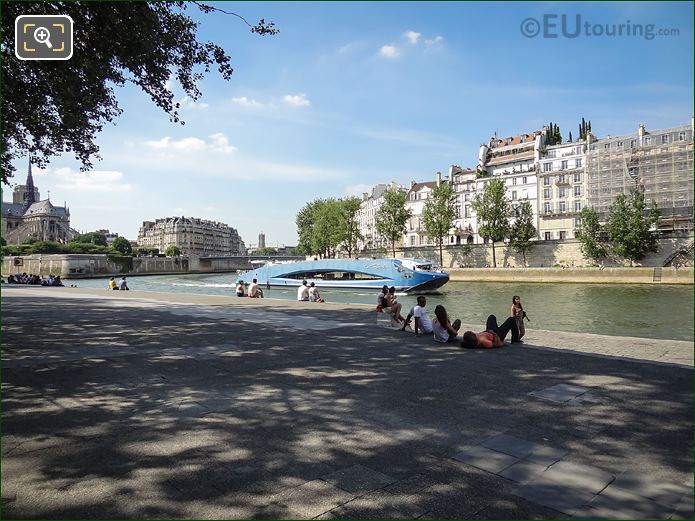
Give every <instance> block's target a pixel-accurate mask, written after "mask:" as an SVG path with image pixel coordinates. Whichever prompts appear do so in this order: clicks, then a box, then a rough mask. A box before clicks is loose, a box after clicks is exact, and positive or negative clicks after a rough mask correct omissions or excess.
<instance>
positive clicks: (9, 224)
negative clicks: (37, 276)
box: [1, 163, 77, 244]
mask: <svg viewBox="0 0 695 521" xmlns="http://www.w3.org/2000/svg"><path fill="white" fill-rule="evenodd" d="M1 229H2V237H3V238H4V239H5V242H7V244H19V243H21V242H22V241H24V240H25V239H31V238H33V239H37V240H39V241H56V242H68V241H69V240H70V239H72V238H73V237H74V236H75V235H76V234H77V232H76V231H75V230H73V229H72V228H70V209H69V208H68V207H67V204H65V205H63V206H62V207H61V206H53V204H51V201H50V199H44V200H41V196H40V194H39V189H38V187H36V186H34V178H33V176H32V174H31V163H29V169H28V172H27V180H26V182H25V183H24V184H23V185H17V186H15V187H14V191H13V193H12V202H11V203H10V202H5V201H3V202H2V223H1Z"/></svg>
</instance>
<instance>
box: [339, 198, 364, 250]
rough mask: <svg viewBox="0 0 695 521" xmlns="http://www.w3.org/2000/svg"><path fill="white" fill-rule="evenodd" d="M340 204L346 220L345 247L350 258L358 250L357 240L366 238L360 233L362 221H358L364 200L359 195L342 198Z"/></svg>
mask: <svg viewBox="0 0 695 521" xmlns="http://www.w3.org/2000/svg"><path fill="white" fill-rule="evenodd" d="M340 204H341V206H342V210H343V219H344V221H345V237H344V248H345V250H346V251H347V254H348V258H351V257H352V253H353V252H354V251H356V250H357V242H358V241H360V240H362V239H363V238H364V237H362V234H361V233H360V223H359V222H358V221H357V213H358V212H359V210H360V205H361V204H362V201H361V200H360V198H359V197H346V198H345V199H341V200H340Z"/></svg>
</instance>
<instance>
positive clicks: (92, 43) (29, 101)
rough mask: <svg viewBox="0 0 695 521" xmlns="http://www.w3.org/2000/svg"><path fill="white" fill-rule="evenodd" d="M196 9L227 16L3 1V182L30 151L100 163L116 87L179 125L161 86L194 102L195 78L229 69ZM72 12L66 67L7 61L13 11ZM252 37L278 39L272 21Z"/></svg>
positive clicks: (155, 6) (169, 7)
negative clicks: (99, 139)
mask: <svg viewBox="0 0 695 521" xmlns="http://www.w3.org/2000/svg"><path fill="white" fill-rule="evenodd" d="M191 4H195V5H196V6H197V7H198V9H200V10H201V11H202V12H203V13H209V12H212V11H218V12H223V13H226V12H225V11H223V10H221V9H219V8H216V7H211V6H207V5H204V4H200V3H198V2H184V1H176V2H135V1H129V2H87V1H77V2H67V1H64V2H3V6H2V33H3V37H2V44H1V45H0V51H1V52H2V58H3V59H2V79H3V98H4V99H3V103H2V121H3V131H2V152H1V153H0V168H1V169H2V173H1V176H2V177H1V179H2V181H3V182H4V183H5V184H7V183H9V181H8V179H9V177H10V176H11V175H12V171H13V170H14V168H13V166H12V161H13V160H15V159H17V158H18V157H21V156H23V155H30V156H31V158H32V159H31V160H32V162H34V163H35V164H37V165H39V166H45V165H46V164H47V163H48V161H49V157H50V156H53V155H55V154H58V153H62V152H72V153H74V154H75V157H76V158H77V159H78V160H79V161H80V162H81V163H82V169H83V170H89V169H90V168H91V167H92V158H94V157H96V158H99V156H98V152H99V147H98V146H97V145H96V143H95V138H96V134H97V133H99V132H100V131H101V130H102V128H103V126H104V124H106V123H109V122H112V121H113V120H114V118H115V117H116V116H118V115H119V114H120V113H121V109H120V108H119V106H118V102H117V100H116V95H115V92H114V87H120V86H122V85H124V84H125V83H127V82H130V83H133V84H135V85H137V86H138V87H140V88H141V89H142V90H143V91H144V92H145V93H147V94H148V95H149V96H150V98H151V99H152V101H153V102H154V103H155V104H156V105H157V106H158V107H160V108H161V109H162V110H164V112H166V113H167V114H168V115H169V118H170V120H171V121H173V122H181V124H183V122H182V121H180V118H179V114H178V108H179V104H178V103H175V102H174V99H173V93H172V92H171V90H169V88H168V86H167V81H168V80H169V78H170V76H171V77H174V78H176V80H177V81H178V83H179V84H180V85H181V88H182V89H183V91H184V92H185V94H186V95H187V96H188V97H189V98H191V99H193V100H197V99H198V98H199V97H200V96H201V92H200V90H199V89H198V82H199V81H200V80H201V79H202V78H203V77H204V73H207V72H209V70H210V68H211V67H212V66H217V69H218V70H219V72H220V74H221V75H222V77H223V78H224V79H225V80H230V79H231V76H232V72H233V69H232V67H231V65H230V61H231V59H230V57H229V56H228V55H227V54H226V53H225V51H224V49H222V47H220V46H218V45H216V44H214V43H211V42H199V41H198V39H197V36H198V35H197V30H198V26H199V25H200V24H199V22H197V21H195V20H194V19H193V18H191V17H189V16H187V15H186V9H187V8H188V7H190V5H191ZM50 14H65V15H70V16H71V17H72V19H73V21H74V28H75V29H74V30H75V37H74V42H75V43H74V44H75V52H74V54H73V57H72V58H71V59H70V60H68V61H63V62H52V61H22V60H17V59H16V58H15V56H14V23H15V18H16V17H17V16H18V15H50ZM226 14H230V15H233V16H237V17H238V18H240V19H241V20H243V22H244V23H246V24H247V25H248V26H249V27H250V28H251V32H254V33H256V34H259V35H268V34H276V33H277V32H278V31H277V29H276V28H275V26H274V24H273V22H265V21H264V20H261V21H260V22H259V23H258V24H257V25H255V26H251V25H250V24H249V23H248V22H246V20H245V19H244V18H243V17H241V16H239V15H237V14H236V13H226Z"/></svg>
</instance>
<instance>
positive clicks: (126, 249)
mask: <svg viewBox="0 0 695 521" xmlns="http://www.w3.org/2000/svg"><path fill="white" fill-rule="evenodd" d="M111 247H112V248H113V249H114V250H116V251H118V252H121V253H122V254H123V255H130V254H132V253H133V247H132V246H131V245H130V241H129V240H128V239H126V238H125V237H116V238H115V239H114V241H113V243H112V244H111Z"/></svg>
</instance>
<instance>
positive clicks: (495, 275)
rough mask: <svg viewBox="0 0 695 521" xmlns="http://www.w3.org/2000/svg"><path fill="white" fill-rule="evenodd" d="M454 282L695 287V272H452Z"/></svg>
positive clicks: (618, 269) (591, 269) (618, 270)
mask: <svg viewBox="0 0 695 521" xmlns="http://www.w3.org/2000/svg"><path fill="white" fill-rule="evenodd" d="M446 272H447V273H449V277H450V279H449V280H451V281H452V282H535V283H537V282H540V283H543V282H548V283H578V284H693V268H678V269H676V268H660V267H656V268H647V267H639V268H605V269H600V268H566V269H562V268H451V269H447V270H446Z"/></svg>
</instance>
